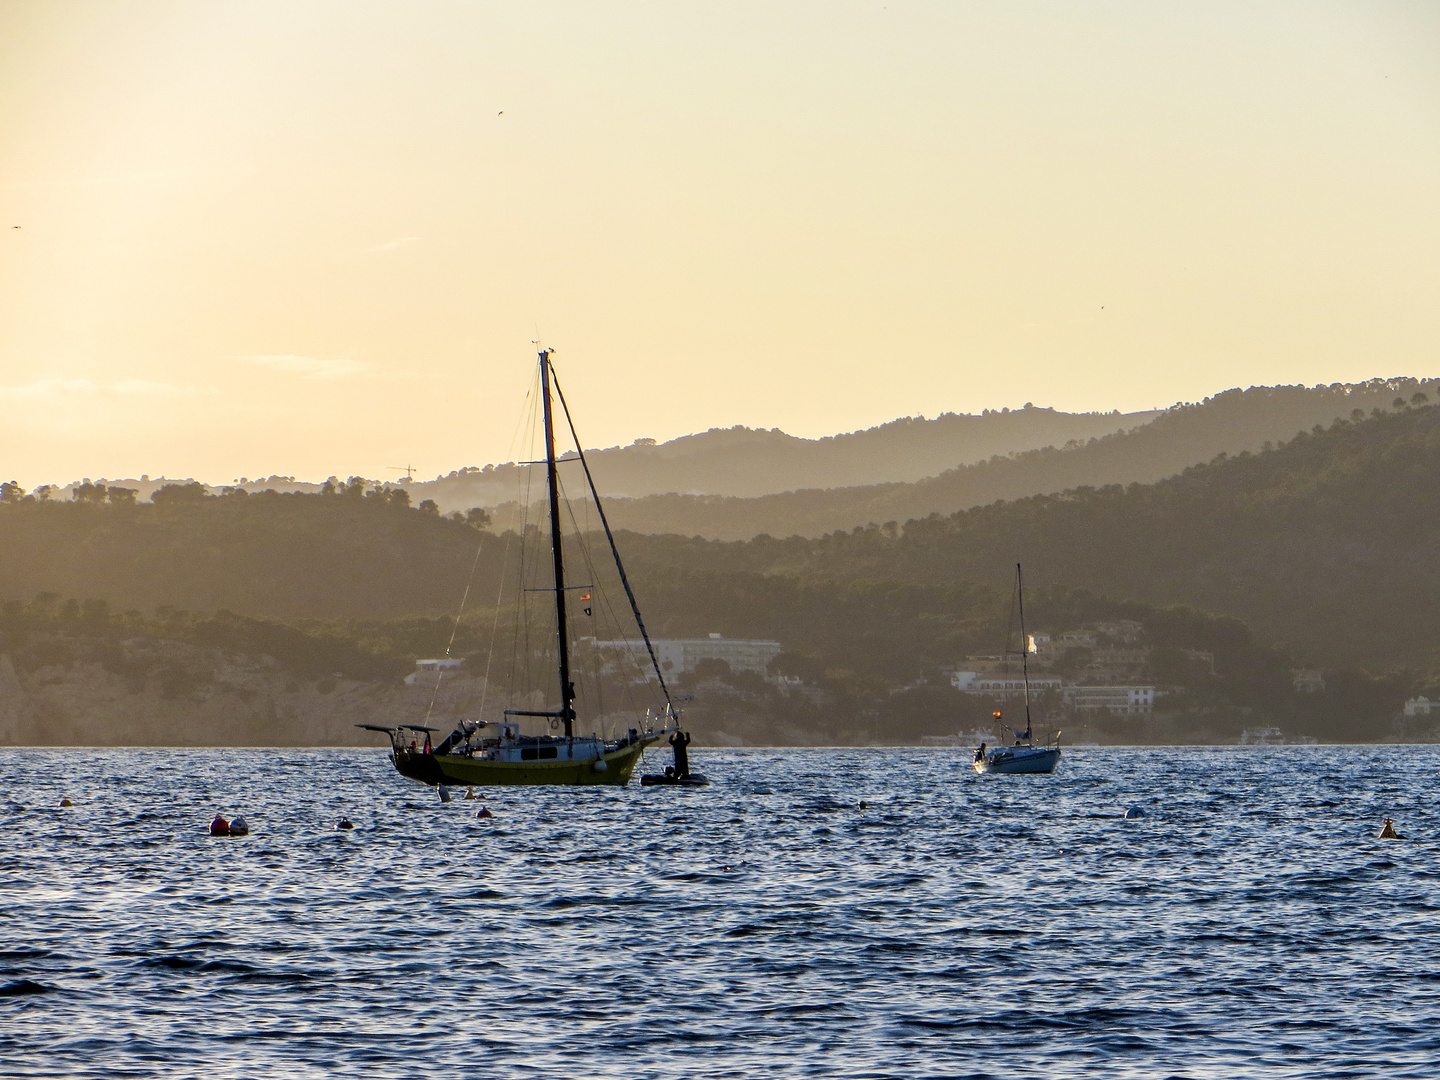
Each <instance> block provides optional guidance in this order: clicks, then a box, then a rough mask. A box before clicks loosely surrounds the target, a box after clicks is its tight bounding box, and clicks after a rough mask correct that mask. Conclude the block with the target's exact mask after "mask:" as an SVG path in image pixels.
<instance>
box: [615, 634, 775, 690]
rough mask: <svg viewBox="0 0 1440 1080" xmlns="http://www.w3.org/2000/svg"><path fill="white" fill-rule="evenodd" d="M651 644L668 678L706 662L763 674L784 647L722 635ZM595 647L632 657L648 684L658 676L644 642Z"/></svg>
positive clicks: (660, 640)
mask: <svg viewBox="0 0 1440 1080" xmlns="http://www.w3.org/2000/svg"><path fill="white" fill-rule="evenodd" d="M650 644H651V645H652V646H654V649H655V659H656V661H658V662H659V664H660V670H661V671H663V672H664V673H665V674H666V676H667V677H668V676H670V675H686V674H689V673H690V672H693V671H694V670H695V669H696V667H697V666H698V665H699V664H700V663H701V661H704V660H719V661H723V662H724V663H725V664H727V665H729V667H730V670H731V671H732V672H741V671H753V672H756V673H758V674H760V675H764V674H765V673H766V670H767V669H768V667H769V665H770V661H771V660H774V659H775V657H777V656H779V655H780V653H781V651H782V648H783V647H782V646H781V644H780V643H779V642H778V641H760V640H755V639H751V638H727V637H723V636H721V635H720V634H711V635H710V636H709V637H703V638H652V639H651V641H650ZM595 648H597V649H599V650H601V651H604V652H611V653H619V654H629V656H630V658H631V660H632V661H634V662H636V663H638V664H639V665H640V669H641V671H642V672H644V673H645V678H646V679H647V681H648V680H649V679H653V678H654V677H655V672H654V671H653V670H652V669H651V667H650V658H649V657H648V656H647V655H646V654H645V643H644V642H642V641H597V642H595Z"/></svg>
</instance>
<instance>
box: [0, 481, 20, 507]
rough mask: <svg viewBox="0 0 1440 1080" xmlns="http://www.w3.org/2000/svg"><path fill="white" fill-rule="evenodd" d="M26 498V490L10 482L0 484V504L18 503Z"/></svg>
mask: <svg viewBox="0 0 1440 1080" xmlns="http://www.w3.org/2000/svg"><path fill="white" fill-rule="evenodd" d="M24 497H25V489H24V488H22V487H21V486H20V485H19V484H17V483H16V482H15V481H14V480H10V481H8V482H6V483H4V484H0V503H16V502H19V501H20V500H21V499H23V498H24Z"/></svg>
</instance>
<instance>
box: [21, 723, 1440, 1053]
mask: <svg viewBox="0 0 1440 1080" xmlns="http://www.w3.org/2000/svg"><path fill="white" fill-rule="evenodd" d="M968 759H969V752H968V750H959V751H948V750H888V749H886V750H777V751H768V750H765V751H761V750H744V751H733V750H731V751H716V750H705V751H703V752H697V761H696V765H697V767H698V768H700V769H702V770H703V771H704V772H706V773H707V774H709V775H710V776H711V777H713V778H714V779H715V780H716V783H715V785H714V786H712V787H709V788H701V789H694V790H673V789H643V790H642V789H641V788H639V787H638V786H632V787H630V788H628V789H624V790H613V789H611V790H606V789H599V788H590V789H574V790H541V789H533V790H518V789H515V790H502V791H499V792H496V793H492V794H489V795H488V797H487V800H486V802H487V805H489V806H490V807H491V808H492V809H493V810H494V812H495V817H494V818H493V819H492V820H489V821H479V820H477V819H476V818H475V816H474V814H475V810H476V807H477V804H476V803H473V802H466V801H462V800H458V799H457V800H456V801H455V802H452V803H450V804H448V805H442V804H441V803H440V802H439V801H438V800H437V799H436V798H435V795H434V793H433V792H427V791H425V790H423V789H421V788H419V787H417V786H415V785H412V784H410V783H409V782H408V781H405V780H402V779H401V778H400V777H398V776H396V775H395V774H394V772H393V771H391V770H390V769H389V766H388V763H387V762H386V761H385V759H384V758H383V756H382V755H381V754H379V753H372V752H363V751H355V750H343V751H340V750H337V751H297V750H234V751H211V750H94V751H92V750H6V751H0V781H3V787H0V904H3V911H4V919H5V929H6V934H5V940H4V942H3V943H0V989H3V992H4V996H3V997H0V1075H7V1076H10V1075H14V1076H86V1077H91V1076H93V1077H101V1076H104V1077H116V1076H137V1077H138V1076H193V1075H198V1074H200V1073H202V1072H203V1073H204V1074H205V1075H206V1076H207V1077H212V1078H220V1077H258V1076H264V1077H268V1078H279V1077H302V1076H303V1077H320V1076H364V1077H367V1078H368V1077H390V1076H394V1077H402V1076H403V1077H411V1076H435V1077H442V1076H443V1077H451V1076H455V1075H459V1074H462V1073H463V1074H466V1075H475V1076H487V1077H492V1076H493V1077H512V1076H513V1077H521V1076H524V1077H592V1076H614V1077H627V1078H628V1077H750V1076H758V1075H762V1074H764V1075H767V1076H835V1077H895V1076H899V1077H954V1076H977V1077H979V1076H994V1077H1030V1076H1037V1075H1043V1076H1047V1077H1068V1076H1107V1077H1126V1076H1135V1077H1140V1076H1147V1077H1148V1076H1169V1075H1174V1076H1187V1077H1201V1076H1205V1077H1210V1076H1213V1077H1234V1076H1260V1075H1263V1076H1296V1077H1301V1076H1306V1077H1310V1076H1316V1075H1321V1074H1329V1075H1334V1074H1338V1073H1342V1072H1343V1073H1345V1074H1346V1075H1368V1074H1381V1073H1383V1074H1385V1075H1388V1076H1432V1075H1434V1070H1435V1062H1436V1061H1437V1060H1440V1030H1437V1029H1436V1027H1435V1025H1434V1022H1433V1021H1434V1005H1435V993H1436V989H1435V988H1436V987H1437V986H1440V948H1437V945H1440V941H1437V937H1436V927H1437V919H1436V914H1437V903H1440V887H1437V886H1440V867H1437V866H1436V862H1435V855H1436V847H1435V845H1434V843H1433V842H1432V839H1431V838H1432V837H1437V836H1440V821H1437V820H1436V813H1435V811H1434V810H1433V808H1432V804H1433V793H1434V791H1435V788H1436V781H1437V773H1440V752H1437V751H1435V750H1431V749H1428V748H1400V747H1394V748H1374V747H1364V748H1343V747H1319V748H1285V749H1266V750H1258V751H1257V750H1240V749H1182V750H1166V749H1136V750H1127V749H1087V750H1075V751H1071V752H1069V753H1068V754H1067V756H1066V759H1065V761H1064V762H1063V763H1062V764H1061V767H1060V771H1059V772H1058V773H1056V774H1055V775H1054V776H1048V777H1046V776H1018V777H1006V776H986V777H977V776H975V775H974V774H973V773H972V772H971V770H970V769H969V764H968ZM662 761H663V759H662V757H661V755H659V754H658V753H656V752H652V755H651V764H652V765H655V764H659V763H661V762H662ZM62 795H69V796H70V797H71V798H73V799H75V801H76V804H77V805H76V806H75V807H73V808H71V809H60V808H58V805H57V804H58V803H59V801H60V798H61V797H62ZM861 800H864V801H865V802H866V803H867V806H866V808H864V809H860V808H859V805H858V804H859V802H860V801H861ZM1132 805H1140V806H1143V807H1145V808H1146V809H1147V811H1148V816H1147V817H1145V818H1143V819H1140V820H1136V821H1124V820H1122V819H1121V814H1122V813H1123V811H1124V810H1125V808H1126V807H1127V806H1132ZM217 811H219V812H225V813H227V814H228V813H232V812H240V813H244V814H245V816H246V817H247V818H248V819H249V821H250V825H251V829H252V830H253V832H252V835H250V836H249V837H247V838H244V839H234V840H222V839H211V838H210V837H209V836H208V835H206V831H205V826H206V824H207V823H208V822H209V820H210V818H211V817H213V816H214V814H215V813H216V812H217ZM342 815H348V816H349V817H350V818H352V819H353V820H354V821H355V823H356V829H355V831H354V832H351V833H345V832H336V831H334V830H333V829H331V828H330V826H331V824H332V823H333V822H334V821H335V820H337V819H338V818H340V817H341V816H342ZM1385 816H1391V817H1394V818H1395V821H1396V824H1397V827H1398V828H1399V830H1400V832H1401V833H1402V834H1403V835H1406V836H1408V837H1411V839H1409V840H1406V841H1402V842H1380V841H1376V840H1374V839H1373V836H1374V833H1375V832H1376V831H1377V830H1378V828H1379V823H1380V819H1381V818H1382V817H1385Z"/></svg>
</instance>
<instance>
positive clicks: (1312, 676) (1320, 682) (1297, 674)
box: [1290, 668, 1325, 694]
mask: <svg viewBox="0 0 1440 1080" xmlns="http://www.w3.org/2000/svg"><path fill="white" fill-rule="evenodd" d="M1290 679H1291V682H1292V683H1293V684H1294V686H1295V692H1296V693H1297V694H1318V693H1320V692H1321V691H1323V690H1324V689H1325V677H1324V676H1323V675H1322V674H1321V673H1320V672H1318V671H1315V670H1314V669H1312V668H1295V669H1294V670H1293V671H1291V672H1290Z"/></svg>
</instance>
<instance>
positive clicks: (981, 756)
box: [975, 742, 985, 761]
mask: <svg viewBox="0 0 1440 1080" xmlns="http://www.w3.org/2000/svg"><path fill="white" fill-rule="evenodd" d="M975 760H976V761H984V760H985V744H984V743H983V742H982V743H981V744H980V748H979V749H978V750H976V751H975Z"/></svg>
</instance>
